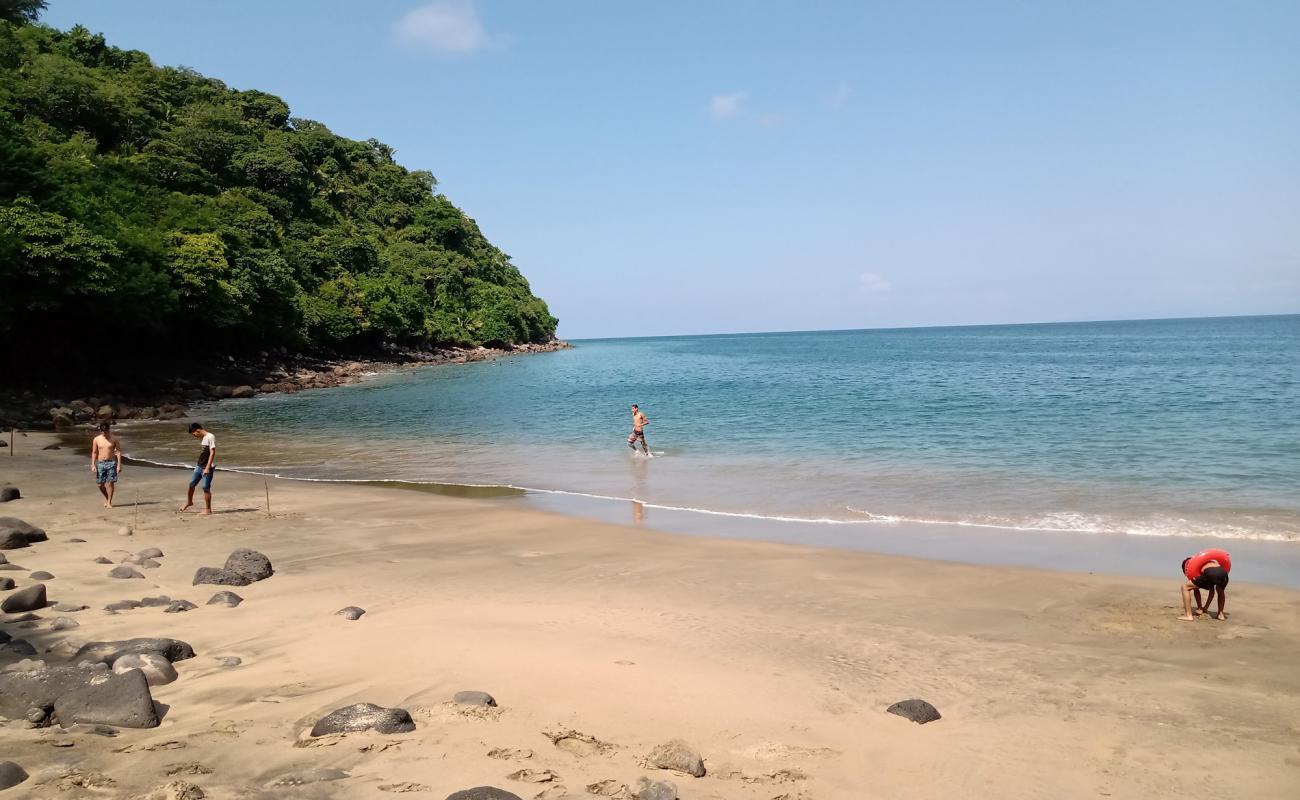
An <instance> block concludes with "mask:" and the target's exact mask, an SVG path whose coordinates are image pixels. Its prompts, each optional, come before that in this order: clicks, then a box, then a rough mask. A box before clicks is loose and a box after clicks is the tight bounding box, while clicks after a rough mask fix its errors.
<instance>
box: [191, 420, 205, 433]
mask: <svg viewBox="0 0 1300 800" xmlns="http://www.w3.org/2000/svg"><path fill="white" fill-rule="evenodd" d="M200 430H203V426H202V425H200V424H199V423H197V422H191V423H190V433H194V432H195V431H200Z"/></svg>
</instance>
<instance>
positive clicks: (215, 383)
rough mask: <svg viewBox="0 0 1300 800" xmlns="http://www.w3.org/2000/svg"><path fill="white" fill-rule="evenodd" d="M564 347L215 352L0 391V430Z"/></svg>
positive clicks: (147, 414) (166, 415)
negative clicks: (116, 381) (133, 385)
mask: <svg viewBox="0 0 1300 800" xmlns="http://www.w3.org/2000/svg"><path fill="white" fill-rule="evenodd" d="M569 347H572V345H570V344H569V343H568V342H564V341H560V340H554V341H550V342H543V343H537V344H522V345H515V346H513V347H509V348H493V347H449V348H439V349H434V350H418V349H413V348H404V347H389V348H386V349H385V350H384V351H383V352H382V353H381V354H367V355H366V356H358V357H345V356H331V357H314V356H307V355H301V354H291V353H287V352H285V351H283V350H281V351H279V352H275V353H269V352H263V353H260V354H259V355H258V356H257V357H256V358H253V359H244V360H238V359H236V358H234V357H233V356H226V357H222V359H221V361H224V363H220V365H219V366H215V367H212V368H210V369H208V370H206V371H205V372H203V373H201V374H195V375H190V376H187V377H176V378H170V379H167V380H160V381H158V383H157V385H156V386H155V387H153V388H150V389H145V390H141V389H138V388H137V389H136V390H134V391H103V392H99V393H97V394H87V395H86V396H84V397H80V398H74V399H68V398H65V397H57V396H52V395H51V394H49V393H43V392H39V391H34V390H24V391H13V392H6V393H4V394H0V429H8V428H17V429H27V430H49V429H53V430H69V429H72V428H75V427H77V426H78V425H83V424H86V423H90V422H103V421H109V422H111V421H116V420H128V419H180V418H182V417H185V416H187V415H188V412H189V408H190V406H191V405H192V404H194V403H199V402H203V401H207V400H224V399H227V398H231V397H253V396H254V395H259V394H270V393H275V392H280V393H285V394H293V393H296V392H301V391H307V390H310V389H326V388H331V387H335V386H345V385H347V384H352V383H359V382H361V381H363V380H365V379H367V378H370V377H373V376H375V375H377V374H380V373H384V372H394V371H397V370H404V369H415V368H417V367H427V366H433V365H438V364H466V363H471V362H475V361H490V360H492V359H495V358H500V357H502V356H510V355H520V354H525V353H545V352H552V351H555V350H564V349H566V348H569Z"/></svg>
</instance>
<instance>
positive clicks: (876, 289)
mask: <svg viewBox="0 0 1300 800" xmlns="http://www.w3.org/2000/svg"><path fill="white" fill-rule="evenodd" d="M892 287H893V284H891V283H890V282H889V279H888V278H886V277H885V276H884V275H881V274H880V273H879V272H864V273H862V274H861V275H859V276H858V288H859V289H861V290H862V293H863V294H882V293H884V292H887V291H889V290H890V289H891V288H892Z"/></svg>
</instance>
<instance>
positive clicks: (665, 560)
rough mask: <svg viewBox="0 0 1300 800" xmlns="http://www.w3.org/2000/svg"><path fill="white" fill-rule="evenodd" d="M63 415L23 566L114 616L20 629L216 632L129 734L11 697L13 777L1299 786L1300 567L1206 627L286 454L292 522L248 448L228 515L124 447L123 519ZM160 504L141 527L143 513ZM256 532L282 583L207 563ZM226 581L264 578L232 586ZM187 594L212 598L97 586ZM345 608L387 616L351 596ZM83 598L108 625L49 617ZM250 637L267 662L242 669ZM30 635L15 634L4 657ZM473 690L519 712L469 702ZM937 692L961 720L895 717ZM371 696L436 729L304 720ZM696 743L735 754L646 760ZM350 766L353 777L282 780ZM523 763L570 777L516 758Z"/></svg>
mask: <svg viewBox="0 0 1300 800" xmlns="http://www.w3.org/2000/svg"><path fill="white" fill-rule="evenodd" d="M54 441H57V440H56V439H55V438H54V436H52V435H45V434H37V433H32V434H29V435H28V436H26V437H20V438H18V439H17V440H16V444H17V447H18V450H17V454H16V456H14V457H11V456H10V455H9V453H8V452H7V451H6V450H0V483H13V484H16V485H17V486H18V487H19V488H20V489H21V490H22V492H23V494H24V495H25V497H24V499H22V500H18V501H14V502H11V503H7V504H4V505H0V516H15V517H18V518H20V519H24V520H26V521H28V522H30V523H32V524H34V525H37V526H39V527H43V528H45V529H46V531H47V532H48V534H49V536H50V541H48V542H45V543H41V544H37V545H35V546H33V547H30V548H26V549H21V550H10V551H6V553H5V554H6V555H7V556H8V558H9V560H10V561H12V562H15V563H17V564H20V565H22V567H24V570H22V571H17V570H14V571H7V572H3V573H0V576H9V577H14V578H15V579H16V580H17V581H18V585H19V586H20V587H21V586H24V585H27V584H29V583H30V582H31V581H30V580H29V579H28V577H27V573H28V572H29V571H31V570H47V571H49V572H52V573H53V574H54V575H55V576H56V577H55V578H54V579H53V580H50V581H48V582H47V586H48V587H49V595H50V600H51V601H61V602H67V603H79V604H86V605H89V606H90V609H88V610H85V611H81V612H79V613H75V614H66V615H65V614H58V613H56V612H54V611H53V609H52V608H49V609H46V610H45V611H42V612H39V613H40V615H41V616H42V617H43V619H42V621H41V622H40V623H39V625H38V627H36V628H34V629H19V628H18V627H17V625H15V624H13V623H6V624H4V626H3V630H6V631H8V632H9V633H10V634H12V635H14V636H15V637H22V638H26V639H28V640H29V641H30V642H31V643H32V644H34V645H35V646H36V647H37V649H38V650H40V651H44V652H43V654H42V656H41V657H42V658H45V659H48V660H51V661H59V660H61V657H66V654H68V653H70V652H71V647H72V646H75V645H78V644H80V643H82V642H84V641H97V640H112V639H125V638H131V637H136V636H166V637H173V638H177V639H182V640H184V641H186V642H189V643H190V644H191V645H193V647H194V650H195V651H196V652H197V654H198V655H197V657H195V658H193V659H189V660H186V661H181V662H177V664H176V668H177V670H178V671H179V673H180V678H179V680H177V681H176V682H174V683H172V684H170V685H166V686H159V687H155V688H154V690H153V695H154V699H155V700H156V701H157V702H158V703H160V704H162V706H163V707H165V716H164V718H163V721H162V724H161V726H160V727H158V728H155V729H150V730H127V729H121V730H119V732H118V734H117V735H116V736H115V737H112V738H108V737H103V736H97V735H93V734H89V733H61V732H59V730H58V729H57V728H54V729H50V728H37V729H29V728H28V727H26V723H25V722H23V721H12V722H9V723H6V724H5V725H4V726H3V727H2V728H0V760H12V761H15V762H17V763H19V764H21V765H22V766H23V767H24V768H25V769H26V770H27V771H28V772H29V773H31V778H30V779H29V780H28V781H27V782H26V783H23V784H21V785H19V786H17V787H15V788H13V789H10V790H7V791H5V792H3V793H2V794H3V796H4V797H5V798H8V797H133V796H135V795H138V794H142V793H146V792H149V791H151V790H153V789H154V788H155V787H158V786H160V785H162V784H164V783H166V782H168V781H170V780H175V779H176V778H182V779H184V780H187V781H190V782H192V783H195V784H197V785H199V786H201V787H202V788H203V790H204V791H205V792H206V793H207V796H208V797H210V798H260V797H289V798H292V797H310V798H370V797H392V796H394V794H395V793H398V792H409V793H410V796H412V797H430V798H436V800H442V798H445V797H446V796H447V795H448V794H450V793H452V792H454V791H456V790H460V789H465V788H469V787H473V786H480V785H495V786H499V787H502V788H505V789H508V790H510V791H512V792H514V793H515V794H517V795H519V796H520V797H523V798H526V799H529V798H533V797H535V796H537V795H538V794H539V793H540V792H547V794H545V795H543V796H544V797H562V796H566V793H567V796H572V797H590V796H592V795H591V794H589V792H588V788H587V787H588V785H589V784H595V783H598V782H600V781H605V780H610V779H612V780H613V781H614V782H615V783H614V784H612V785H613V786H614V787H615V788H617V785H618V784H627V785H629V786H631V787H635V786H636V784H637V780H638V779H639V778H640V777H642V776H648V777H650V778H652V779H654V780H665V779H666V780H671V781H673V782H674V783H675V784H676V785H677V787H678V791H679V793H680V796H681V797H682V798H685V799H686V800H693V799H694V798H763V799H764V800H767V799H768V798H790V799H791V800H794V799H795V798H807V799H808V800H827V799H829V798H920V799H924V798H936V799H937V798H956V797H999V798H1049V797H1050V798H1095V797H1114V798H1151V797H1193V796H1206V797H1214V798H1261V799H1262V798H1290V799H1293V798H1296V797H1300V613H1298V611H1297V608H1298V607H1297V600H1298V599H1300V594H1297V593H1296V592H1293V591H1289V590H1285V589H1278V588H1271V587H1261V586H1252V585H1249V584H1246V583H1244V582H1242V583H1237V582H1234V583H1233V584H1232V585H1231V586H1230V588H1229V592H1228V610H1229V612H1230V617H1229V619H1228V621H1226V622H1217V621H1212V620H1209V619H1200V620H1198V621H1196V622H1194V623H1186V622H1180V621H1178V620H1177V619H1176V617H1177V615H1178V613H1179V611H1178V609H1177V608H1176V606H1177V600H1178V592H1177V580H1176V576H1175V575H1170V577H1169V579H1168V580H1163V581H1156V580H1144V579H1135V578H1117V577H1107V576H1101V575H1088V574H1070V573H1055V572H1046V571H1034V570H1024V569H1003V568H990V567H974V566H965V565H960V564H950V563H942V562H934V561H923V560H918V559H907V558H898V557H885V556H874V555H871V554H868V553H859V552H843V551H834V550H818V549H812V548H804V547H796V546H789V545H780V544H766V543H756V542H746V541H736V540H710V539H704V538H697V537H684V536H674V535H671V534H663V533H654V532H648V531H645V530H642V529H638V528H633V527H621V526H616V525H609V524H602V523H597V522H590V521H583V520H577V519H572V518H568V517H564V516H559V515H554V514H549V513H545V512H540V511H535V510H528V509H523V508H520V507H518V505H517V501H515V502H514V503H512V501H511V500H508V499H505V500H468V499H459V498H449V497H442V496H435V495H430V494H426V493H421V492H415V491H404V490H399V489H384V488H375V487H367V486H348V485H331V484H308V483H295V482H290V481H277V480H272V481H271V482H270V494H271V504H272V508H271V511H272V512H273V516H271V517H270V518H268V516H267V513H266V499H265V496H264V491H265V490H264V488H263V480H262V479H261V478H259V477H252V476H241V475H235V474H231V473H219V474H218V475H217V478H216V481H215V484H214V489H215V493H216V495H215V496H216V504H215V505H216V509H217V510H218V512H219V513H218V514H216V515H214V516H213V517H211V518H202V517H199V516H198V515H196V514H194V513H192V512H191V513H186V514H183V515H179V514H177V513H176V509H177V507H178V505H179V501H180V500H181V499H182V497H183V492H184V488H185V481H186V477H187V473H183V472H180V471H177V470H167V469H156V468H146V467H128V468H127V469H126V470H125V472H124V474H123V476H122V483H121V484H120V487H121V488H120V494H119V498H118V502H119V504H120V507H119V508H117V509H114V510H112V511H107V510H105V509H103V508H102V507H101V504H100V499H99V495H98V493H97V492H96V491H95V487H94V484H93V481H92V480H91V475H90V471H89V469H88V461H87V458H86V454H85V453H84V452H83V451H82V450H81V449H80V448H78V449H77V450H75V451H73V450H71V449H69V448H66V447H65V448H64V449H63V450H59V451H42V450H41V449H40V448H41V446H43V445H45V444H47V443H50V442H54ZM196 449H197V446H196ZM137 495H138V497H139V500H140V503H141V505H140V506H139V507H138V508H135V507H133V505H132V504H133V502H134V500H135V498H136V496H137ZM137 511H138V514H139V518H138V524H137V526H136V529H135V533H134V535H132V536H129V537H127V536H122V535H119V532H118V530H119V528H120V527H121V526H123V525H128V524H133V522H134V519H135V515H136V513H137ZM70 537H80V538H84V539H86V540H87V541H86V542H85V543H69V542H68V539H69V538H70ZM154 546H156V547H159V548H161V549H162V550H163V552H164V553H165V556H164V557H163V558H162V559H160V560H161V562H162V566H161V567H158V568H156V569H149V570H142V571H144V572H145V573H146V579H145V580H114V579H110V578H108V577H106V574H107V572H108V570H109V567H108V566H105V565H100V564H96V563H94V561H93V560H94V558H95V557H96V556H100V555H108V554H109V553H110V552H111V551H114V550H129V551H132V552H134V551H138V550H140V549H143V548H146V547H154ZM239 547H251V548H254V549H256V550H260V551H262V552H264V553H266V554H267V555H268V556H269V557H270V559H271V561H272V563H273V564H274V567H275V575H274V576H273V577H271V578H269V579H268V580H265V581H261V582H259V583H256V584H253V585H251V586H246V587H217V586H206V585H205V586H191V584H190V581H191V578H192V577H193V575H194V571H195V569H196V568H198V567H200V566H203V565H214V566H220V565H221V564H222V563H223V562H224V560H225V558H226V556H227V555H228V554H229V553H230V551H232V550H234V549H235V548H239ZM1192 547H1193V545H1190V544H1189V552H1190V549H1191V548H1192ZM114 560H115V561H116V560H117V559H114ZM222 588H231V589H233V590H234V591H235V592H237V593H238V594H240V595H242V596H243V597H244V598H245V602H244V603H243V604H242V605H240V606H239V607H237V608H226V607H223V606H207V605H205V603H206V602H207V600H208V598H209V597H210V596H211V595H212V594H213V593H214V592H216V591H218V590H220V589H222ZM6 594H7V593H6ZM159 594H166V595H169V596H171V597H172V598H176V599H186V600H190V601H192V602H194V603H196V604H198V606H199V607H198V608H197V609H196V610H193V611H189V612H187V613H180V614H165V613H163V611H162V609H161V608H140V609H136V610H131V611H124V612H122V613H119V614H109V613H106V612H105V611H103V610H102V609H103V607H104V606H105V605H106V604H107V603H110V602H112V601H115V600H123V599H136V600H139V599H140V598H142V597H144V596H146V595H159ZM350 605H356V606H361V607H362V608H364V609H366V612H367V613H366V614H365V616H363V617H362V618H361V619H360V620H357V621H355V622H353V621H348V620H347V619H344V618H343V617H339V616H336V615H335V614H334V612H335V611H337V610H338V609H340V608H342V607H344V606H350ZM61 616H69V617H72V618H74V619H75V620H76V621H77V622H78V623H80V625H79V627H77V628H73V629H71V630H64V631H58V632H53V631H50V630H49V624H50V623H51V622H52V621H53V620H54V619H56V618H58V617H61ZM61 654H62V655H61ZM225 656H238V657H239V658H240V659H242V664H241V665H240V666H237V667H223V666H220V665H219V664H218V661H217V659H218V658H219V657H225ZM17 659H18V657H17V656H11V655H8V654H5V655H0V667H3V666H4V665H8V664H11V663H13V662H14V661H16V660H17ZM460 690H482V691H486V692H490V693H491V694H492V695H494V696H495V697H496V699H497V701H498V702H499V704H500V707H499V708H498V709H490V710H485V711H475V710H469V709H465V708H461V707H457V706H454V705H452V704H451V703H450V702H449V701H450V699H451V696H452V695H453V694H454V693H455V692H457V691H460ZM914 697H915V698H923V699H925V700H928V701H930V702H931V703H933V704H934V705H935V706H936V707H937V708H938V709H939V711H940V712H941V713H942V714H943V718H942V719H941V720H939V721H937V722H932V723H930V724H927V725H917V724H915V723H912V722H910V721H908V720H905V719H903V718H901V717H897V716H894V715H891V714H887V713H885V708H886V707H888V706H889V705H890V704H891V703H894V702H895V701H898V700H903V699H907V698H914ZM362 701H365V702H372V703H377V704H379V705H383V706H398V707H402V708H405V709H408V710H409V711H410V712H411V714H412V716H413V717H414V719H415V722H416V725H417V729H416V730H415V731H414V732H412V733H407V734H399V735H393V736H383V735H378V734H374V733H363V734H348V735H346V736H343V737H339V736H331V737H326V738H325V739H323V740H319V741H314V742H308V741H307V739H308V737H307V730H308V729H309V728H310V726H311V725H312V723H313V722H314V721H315V720H316V719H318V718H319V717H320V716H322V715H324V714H325V713H327V712H329V711H331V710H332V709H335V708H338V707H340V706H343V705H347V704H350V703H355V702H362ZM565 729H572V730H576V731H580V732H582V733H585V734H589V735H591V736H593V737H596V738H597V739H599V740H601V741H603V742H608V743H609V744H611V745H612V747H611V748H609V749H608V751H607V752H594V753H588V754H580V753H575V752H572V751H571V750H569V749H562V748H558V747H556V746H555V745H553V744H552V743H551V740H550V739H549V738H548V737H547V736H545V735H544V732H547V731H560V730H565ZM674 738H681V739H684V740H686V741H687V742H688V743H689V744H690V745H691V746H693V747H694V748H695V749H697V750H698V751H699V752H700V753H701V754H702V756H703V758H704V763H705V766H706V768H707V770H708V773H707V775H705V776H704V777H702V778H693V777H689V776H684V775H679V774H674V773H668V772H663V771H660V770H655V769H650V768H647V767H645V766H643V765H642V764H641V763H640V762H641V761H642V759H643V758H644V757H645V756H646V754H648V753H649V751H650V750H651V749H652V748H654V747H655V746H656V745H659V744H661V743H663V742H665V741H668V740H670V739H674ZM55 742H59V743H63V744H66V743H68V742H71V744H72V746H70V747H68V746H64V747H56V746H53V743H55ZM496 749H504V750H517V751H522V752H519V753H514V754H510V755H512V756H513V757H508V758H496V757H491V756H489V751H492V750H496ZM530 751H531V756H529V757H524V756H525V755H526V754H527V753H528V752H530ZM498 755H500V754H499V753H498ZM195 764H198V765H202V767H195V766H193V765H195ZM184 765H189V766H184ZM321 767H325V768H335V769H339V770H343V771H346V772H347V773H348V775H349V777H346V778H343V779H341V780H337V781H332V782H317V783H310V784H306V785H301V786H297V787H283V786H272V784H273V783H275V782H276V781H277V780H278V779H280V778H282V777H283V776H284V775H286V774H287V773H292V772H296V771H301V770H304V769H311V768H321ZM178 769H179V770H180V771H179V772H178V774H177V775H176V776H174V777H173V776H169V772H171V771H173V770H178ZM522 769H532V770H536V771H541V770H551V771H553V772H554V773H555V774H556V775H557V776H558V777H557V778H556V779H555V780H554V781H552V782H550V783H528V782H523V781H519V780H514V779H511V778H510V777H507V776H509V775H511V774H512V773H515V772H517V771H519V770H522ZM206 770H210V772H208V771H206ZM78 784H82V785H78ZM87 784H88V785H89V786H87ZM558 786H562V787H564V788H557V787H558ZM607 791H612V790H607ZM624 796H626V795H624Z"/></svg>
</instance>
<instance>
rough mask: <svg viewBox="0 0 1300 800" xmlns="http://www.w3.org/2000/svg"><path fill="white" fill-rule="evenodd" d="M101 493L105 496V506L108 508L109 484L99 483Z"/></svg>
mask: <svg viewBox="0 0 1300 800" xmlns="http://www.w3.org/2000/svg"><path fill="white" fill-rule="evenodd" d="M99 493H100V494H102V495H103V496H104V508H108V504H109V499H108V486H107V485H106V484H103V483H101V484H100V485H99Z"/></svg>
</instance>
